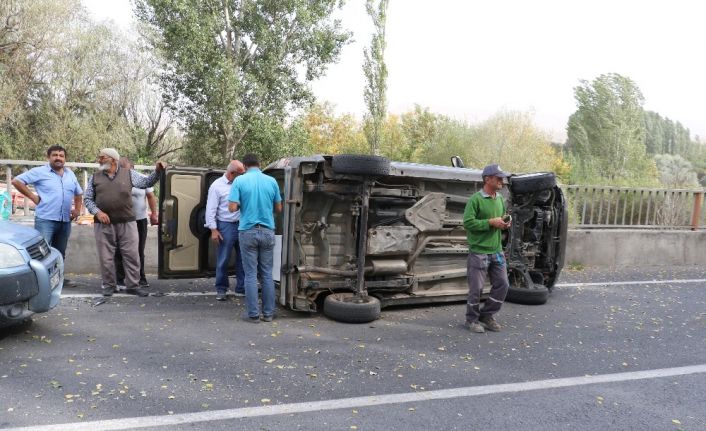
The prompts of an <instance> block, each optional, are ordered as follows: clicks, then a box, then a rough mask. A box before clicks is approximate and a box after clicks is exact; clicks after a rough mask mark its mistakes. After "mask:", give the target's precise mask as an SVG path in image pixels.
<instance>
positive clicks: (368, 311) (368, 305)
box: [324, 293, 380, 323]
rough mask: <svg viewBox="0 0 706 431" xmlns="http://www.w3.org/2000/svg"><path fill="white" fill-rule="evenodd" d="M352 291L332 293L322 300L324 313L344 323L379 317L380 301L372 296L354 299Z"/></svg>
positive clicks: (365, 321)
mask: <svg viewBox="0 0 706 431" xmlns="http://www.w3.org/2000/svg"><path fill="white" fill-rule="evenodd" d="M354 299H355V296H354V295H353V294H352V293H332V294H331V295H329V296H327V297H326V299H325V300H324V315H325V316H326V317H328V318H329V319H331V320H336V321H338V322H344V323H368V322H372V321H373V320H376V319H378V318H379V317H380V301H379V300H378V299H377V298H375V297H372V296H368V297H366V299H365V300H364V301H362V302H358V301H355V300H354Z"/></svg>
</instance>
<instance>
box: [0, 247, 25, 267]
mask: <svg viewBox="0 0 706 431" xmlns="http://www.w3.org/2000/svg"><path fill="white" fill-rule="evenodd" d="M26 263H27V262H26V261H25V258H24V257H22V253H20V251H19V250H17V249H16V248H15V247H13V246H11V245H10V244H0V268H12V267H13V266H20V265H25V264H26Z"/></svg>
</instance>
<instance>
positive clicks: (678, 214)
mask: <svg viewBox="0 0 706 431" xmlns="http://www.w3.org/2000/svg"><path fill="white" fill-rule="evenodd" d="M44 164H46V162H45V161H32V160H2V159H0V180H2V181H0V191H3V190H2V189H3V187H2V183H3V182H4V183H6V184H7V190H9V191H10V192H11V194H12V192H13V190H14V187H13V186H12V184H11V182H12V175H13V171H14V172H17V171H26V170H28V169H31V168H32V167H34V166H41V165H44ZM65 166H67V167H69V168H71V169H73V170H74V173H75V174H76V177H77V178H79V181H81V183H82V185H83V188H84V189H85V188H86V184H87V183H88V176H89V172H92V171H94V170H96V169H97V168H98V164H97V163H70V162H67V163H66V165H65ZM135 169H136V170H138V171H151V170H152V169H154V166H146V165H135ZM3 171H4V178H2V177H3ZM561 188H562V189H563V190H564V193H565V194H566V196H567V198H568V202H569V208H570V211H571V214H570V216H569V224H570V225H571V226H572V227H574V228H581V229H592V228H628V229H630V228H632V229H691V230H697V229H704V228H706V221H705V220H704V216H703V215H704V214H705V212H704V211H703V206H704V190H688V189H650V188H628V187H610V186H578V185H565V186H561ZM17 194H19V192H17ZM20 196H21V195H20ZM19 200H20V201H21V202H22V203H21V204H19V205H13V214H14V212H15V209H16V207H21V208H22V209H23V210H24V214H25V215H29V214H30V205H32V203H31V201H30V200H29V199H27V198H25V197H24V196H21V197H19ZM13 203H14V200H13ZM84 211H85V208H84Z"/></svg>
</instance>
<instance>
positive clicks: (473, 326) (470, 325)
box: [464, 322, 485, 334]
mask: <svg viewBox="0 0 706 431" xmlns="http://www.w3.org/2000/svg"><path fill="white" fill-rule="evenodd" d="M464 326H465V327H466V328H467V329H468V330H469V331H471V332H475V333H476V334H482V333H484V332H485V329H483V325H481V324H480V323H479V322H466V323H465V324H464Z"/></svg>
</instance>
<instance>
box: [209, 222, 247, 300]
mask: <svg viewBox="0 0 706 431" xmlns="http://www.w3.org/2000/svg"><path fill="white" fill-rule="evenodd" d="M216 227H217V228H218V232H220V233H221V236H222V237H223V241H221V242H220V243H219V244H218V251H217V254H216V292H217V293H226V292H227V291H228V287H229V286H230V284H229V282H228V262H229V261H230V253H231V251H233V249H235V250H236V251H237V253H236V255H235V280H236V283H235V291H236V292H238V293H245V287H244V286H243V283H245V272H244V271H243V260H242V259H241V254H242V253H241V252H240V247H239V244H240V242H239V241H238V223H237V222H235V223H229V222H223V221H217V222H216Z"/></svg>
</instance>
